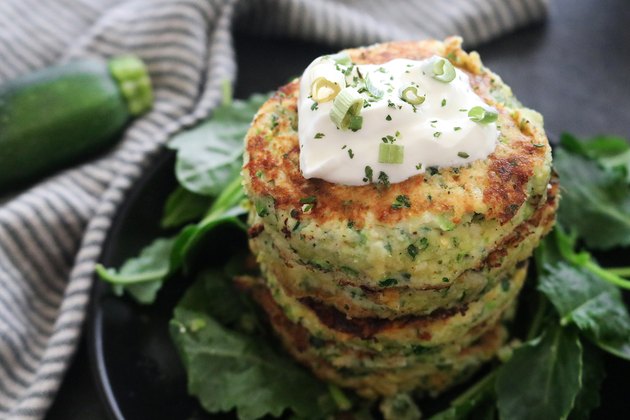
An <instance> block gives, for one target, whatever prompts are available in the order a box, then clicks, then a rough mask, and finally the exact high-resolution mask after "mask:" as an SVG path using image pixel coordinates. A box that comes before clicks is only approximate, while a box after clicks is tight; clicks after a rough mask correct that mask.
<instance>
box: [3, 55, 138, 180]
mask: <svg viewBox="0 0 630 420" xmlns="http://www.w3.org/2000/svg"><path fill="white" fill-rule="evenodd" d="M130 118H131V114H130V113H129V111H128V107H127V103H126V100H125V98H124V97H123V95H122V93H121V92H120V89H119V87H118V83H117V82H116V80H114V78H113V77H112V75H111V74H110V71H109V69H108V64H107V62H106V61H104V60H103V61H102V60H98V59H82V60H78V61H74V62H69V63H67V64H63V65H60V66H56V67H51V68H47V69H44V70H42V71H38V72H35V73H33V74H30V75H27V76H25V77H22V78H19V79H18V80H14V81H9V82H8V83H6V84H5V85H3V86H0V192H3V191H7V190H10V189H14V188H16V187H19V186H21V185H23V184H24V183H25V182H27V181H31V180H33V179H35V178H37V177H40V176H43V175H46V174H49V173H51V172H53V171H55V170H57V169H60V168H62V167H64V166H66V165H70V164H72V163H76V162H77V161H79V160H81V159H82V158H85V157H87V156H90V155H94V154H95V153H97V152H99V151H102V150H104V149H105V148H107V147H108V146H111V145H112V144H113V143H114V142H115V141H116V139H117V134H119V133H120V132H121V131H122V129H123V128H124V126H125V124H126V123H127V121H128V120H129V119H130Z"/></svg>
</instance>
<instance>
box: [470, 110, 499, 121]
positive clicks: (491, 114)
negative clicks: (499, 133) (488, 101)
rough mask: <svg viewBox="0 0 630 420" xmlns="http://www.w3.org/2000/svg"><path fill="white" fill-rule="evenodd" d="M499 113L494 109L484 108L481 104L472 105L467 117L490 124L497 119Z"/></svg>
mask: <svg viewBox="0 0 630 420" xmlns="http://www.w3.org/2000/svg"><path fill="white" fill-rule="evenodd" d="M498 117H499V114H498V113H497V112H496V111H495V110H494V109H488V108H484V107H482V106H474V107H472V108H470V111H468V118H470V120H471V121H474V122H478V123H480V124H490V123H493V122H495V121H496V120H497V118H498Z"/></svg>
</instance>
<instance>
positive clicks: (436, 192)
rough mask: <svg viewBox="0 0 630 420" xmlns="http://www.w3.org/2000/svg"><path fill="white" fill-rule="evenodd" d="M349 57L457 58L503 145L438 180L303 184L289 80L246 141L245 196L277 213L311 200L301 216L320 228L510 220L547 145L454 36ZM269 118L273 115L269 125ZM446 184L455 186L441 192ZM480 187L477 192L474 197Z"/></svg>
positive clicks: (294, 93) (543, 162) (294, 90)
mask: <svg viewBox="0 0 630 420" xmlns="http://www.w3.org/2000/svg"><path fill="white" fill-rule="evenodd" d="M348 53H349V54H350V56H351V57H352V58H353V60H354V61H355V62H357V63H380V62H385V61H388V60H391V59H393V58H401V57H404V58H410V59H423V58H427V57H428V56H430V55H433V54H439V55H443V56H446V57H449V58H453V57H456V59H455V60H454V64H455V65H458V66H460V69H462V70H463V71H465V72H466V73H467V74H468V76H469V78H470V80H471V84H472V86H473V88H474V89H475V91H476V92H477V93H478V94H479V95H480V96H481V97H482V98H483V99H484V100H485V101H486V102H487V103H488V104H490V105H492V106H494V107H496V108H497V109H498V110H499V112H500V116H499V120H498V125H499V126H500V131H501V133H502V137H501V142H500V143H499V144H498V146H497V148H496V150H495V151H494V153H492V154H491V155H490V156H489V157H488V159H485V160H479V161H476V162H473V163H472V164H470V165H469V166H464V167H461V168H459V170H458V171H452V170H450V169H449V168H443V169H442V170H440V173H439V176H430V175H429V174H424V175H418V176H414V177H412V178H409V179H407V180H406V181H403V182H401V183H397V184H393V185H392V186H391V187H390V188H375V187H374V186H372V185H366V186H359V187H356V186H345V185H340V184H332V183H329V182H327V181H323V180H320V179H305V178H304V177H303V176H302V174H301V173H300V168H299V142H298V136H297V131H296V130H295V128H296V122H297V101H298V94H299V83H298V80H294V81H292V82H291V83H289V84H287V85H285V86H283V87H282V88H280V90H279V91H278V92H277V93H276V94H275V95H274V96H273V97H272V98H271V99H270V100H269V101H268V102H267V103H265V105H263V107H262V108H261V110H260V112H259V113H258V114H257V116H256V118H255V120H254V122H253V124H252V127H253V129H252V130H250V132H249V134H248V137H247V139H246V155H248V159H247V162H246V164H245V166H244V174H245V176H246V177H247V178H248V180H249V181H248V182H249V183H250V185H249V187H248V188H249V189H250V196H269V197H273V199H274V200H275V207H276V209H278V210H282V209H287V210H291V209H295V210H299V209H300V208H301V204H300V199H301V198H304V197H310V196H315V197H317V205H316V206H315V207H314V208H313V210H312V211H311V212H310V213H309V214H301V217H304V218H310V219H312V220H313V221H314V222H315V223H319V224H321V223H325V222H326V221H329V220H342V219H346V220H348V219H350V220H353V221H354V223H355V224H356V225H357V227H359V228H361V227H362V226H363V224H364V222H365V220H366V218H368V217H373V218H374V219H375V220H376V221H377V222H378V223H381V224H395V223H396V222H398V221H400V220H401V219H409V218H412V217H418V216H421V215H422V214H423V213H425V212H431V213H433V214H449V215H450V217H451V220H452V221H453V222H454V223H456V224H457V223H458V222H459V221H460V220H461V219H462V218H463V216H464V215H466V214H471V213H478V214H483V215H485V217H486V218H491V219H497V220H500V221H501V223H505V222H507V221H509V220H510V219H511V218H512V217H513V216H514V214H515V213H516V211H517V210H518V209H519V208H520V207H521V206H522V205H523V204H524V202H525V201H526V200H527V199H528V196H529V195H530V191H528V190H527V187H528V184H529V182H530V180H531V178H532V176H534V170H535V169H536V168H544V167H545V166H547V164H548V161H549V153H550V148H549V144H548V141H547V138H546V137H545V135H544V132H543V131H542V130H539V129H536V128H534V127H532V126H531V125H527V124H525V125H524V124H522V121H521V119H520V116H519V115H517V113H513V112H512V111H511V110H510V109H509V108H506V107H505V106H504V105H503V104H501V103H499V102H497V101H496V100H495V99H494V97H493V96H492V89H493V86H494V84H495V83H496V80H497V77H496V76H495V75H493V74H492V73H490V72H489V71H487V70H486V69H484V68H478V64H477V65H475V64H474V62H475V60H474V59H473V58H471V56H469V55H467V54H466V53H464V52H463V51H461V49H459V44H458V43H457V42H456V41H454V40H453V39H450V40H447V41H446V42H445V44H442V43H440V42H437V41H422V42H395V43H386V44H379V45H377V46H373V47H368V48H361V49H355V50H348ZM451 53H452V54H451ZM449 54H451V55H449ZM270 116H275V117H274V123H273V124H271V118H270ZM255 174H264V175H263V176H261V177H257V176H255ZM444 185H448V186H451V187H456V188H444V187H443V186H444ZM480 189H481V191H482V194H479V190H480ZM401 194H403V195H407V196H408V197H409V198H410V202H411V207H410V208H403V209H392V206H391V203H392V202H394V200H395V198H396V197H397V196H398V195H401ZM428 197H431V198H430V199H429V198H428Z"/></svg>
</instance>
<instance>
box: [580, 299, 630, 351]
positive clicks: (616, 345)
mask: <svg viewBox="0 0 630 420" xmlns="http://www.w3.org/2000/svg"><path fill="white" fill-rule="evenodd" d="M616 292H617V293H601V294H599V295H598V296H597V297H595V298H594V299H591V300H589V301H587V302H585V303H584V304H583V305H582V306H580V307H579V308H576V309H575V310H574V311H573V312H572V313H571V316H570V318H571V321H573V323H574V324H575V325H577V327H578V328H579V329H580V331H583V332H584V333H585V335H586V336H587V337H589V338H590V339H591V340H592V341H593V342H594V343H595V344H596V345H598V346H599V347H600V348H602V349H603V350H606V351H608V352H609V353H612V354H614V355H615V356H617V357H621V358H624V359H626V360H630V316H628V310H627V309H626V307H625V306H624V304H623V301H622V300H621V295H620V293H619V291H616Z"/></svg>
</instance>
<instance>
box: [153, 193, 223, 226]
mask: <svg viewBox="0 0 630 420" xmlns="http://www.w3.org/2000/svg"><path fill="white" fill-rule="evenodd" d="M211 203H212V199H211V198H210V197H208V196H204V195H199V194H195V193H192V192H190V191H188V190H186V189H184V188H182V187H177V188H176V189H175V191H173V192H172V193H171V195H169V197H168V199H167V200H166V204H165V206H164V214H163V215H162V222H161V225H162V227H163V228H166V229H168V228H172V227H176V226H180V225H182V224H184V223H187V222H191V221H193V220H197V219H200V218H201V217H202V216H203V215H204V214H205V212H206V211H208V209H209V208H210V204H211Z"/></svg>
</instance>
